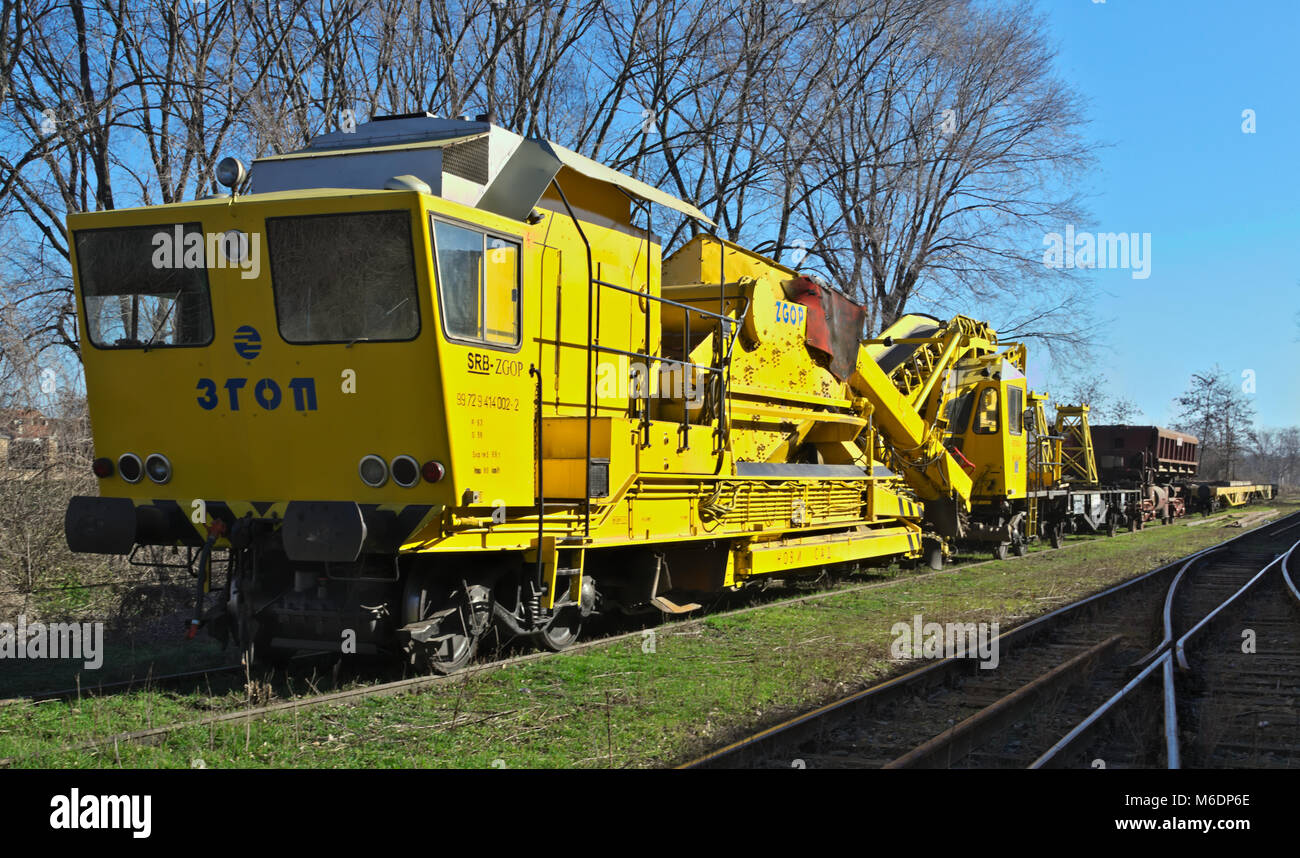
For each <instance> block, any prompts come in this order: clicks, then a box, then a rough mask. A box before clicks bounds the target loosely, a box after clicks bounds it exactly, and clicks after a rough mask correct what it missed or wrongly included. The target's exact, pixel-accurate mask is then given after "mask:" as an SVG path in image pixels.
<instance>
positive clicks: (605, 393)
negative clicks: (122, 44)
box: [66, 115, 1024, 671]
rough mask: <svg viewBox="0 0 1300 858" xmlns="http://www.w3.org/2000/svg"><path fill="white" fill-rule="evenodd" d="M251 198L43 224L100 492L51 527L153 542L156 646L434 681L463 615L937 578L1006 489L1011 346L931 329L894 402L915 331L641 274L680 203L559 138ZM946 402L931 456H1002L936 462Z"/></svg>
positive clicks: (721, 276)
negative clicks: (423, 671) (202, 641)
mask: <svg viewBox="0 0 1300 858" xmlns="http://www.w3.org/2000/svg"><path fill="white" fill-rule="evenodd" d="M221 172H222V173H223V174H224V175H223V176H222V181H223V184H226V185H227V186H229V187H231V188H232V189H235V190H238V189H240V188H241V186H242V184H243V183H244V171H243V168H242V166H241V165H239V164H238V163H237V162H234V161H233V159H228V160H227V161H226V162H223V165H222V170H221ZM250 181H251V188H250V192H249V193H246V194H242V195H240V194H234V195H220V196H217V197H214V198H209V199H205V200H200V201H196V202H190V203H178V204H173V205H165V206H152V207H146V208H139V209H129V210H118V211H113V212H100V213H87V214H77V215H72V216H70V217H69V219H68V223H69V228H70V230H71V233H72V237H73V263H74V275H75V280H76V289H77V296H78V311H79V314H80V319H79V321H80V325H81V327H80V330H81V337H82V345H83V355H84V362H85V372H86V383H87V390H88V396H89V405H90V413H91V418H92V424H93V427H94V437H95V449H96V452H97V455H98V456H99V458H97V459H96V461H95V464H94V469H95V473H96V475H97V476H98V477H99V479H100V497H77V498H74V499H73V501H72V502H71V504H70V506H69V509H68V514H67V521H66V532H67V538H68V543H69V545H70V547H71V548H72V549H73V550H74V551H84V552H97V553H117V554H125V553H128V552H131V553H132V554H133V555H134V554H135V553H136V552H138V551H139V549H140V548H141V547H142V546H176V547H177V548H178V550H179V549H183V550H184V558H185V562H184V563H180V564H179V565H182V566H184V567H186V568H189V569H190V571H191V572H192V573H193V574H194V575H195V578H196V584H195V590H196V593H195V603H196V604H195V612H194V619H193V621H192V624H191V634H192V633H193V632H194V631H195V630H197V629H198V628H199V627H200V626H207V627H208V629H209V630H210V631H211V632H212V633H213V634H214V635H216V636H218V637H219V638H221V639H223V640H226V639H228V638H233V639H234V640H235V641H236V642H237V643H238V644H239V645H240V646H242V647H243V648H244V649H245V650H246V651H248V652H249V654H250V657H261V658H264V659H266V658H269V659H278V658H281V657H283V656H284V655H286V654H288V653H290V652H293V651H297V650H305V649H316V650H336V651H337V650H339V649H341V648H342V649H344V650H345V651H348V650H347V647H346V645H347V644H348V643H349V641H351V642H353V644H354V649H353V650H351V651H357V652H367V651H387V652H403V653H405V654H406V655H408V656H409V657H410V658H411V659H412V660H415V661H421V662H427V663H428V664H430V665H431V666H432V667H433V668H434V669H437V670H441V671H450V670H455V669H457V668H459V667H461V666H462V665H464V664H465V663H466V662H467V661H468V660H469V659H470V658H471V657H472V656H473V653H474V651H475V648H476V646H477V643H478V641H479V640H480V639H481V637H482V636H483V635H484V633H485V632H486V631H487V630H488V629H489V627H491V626H492V625H493V624H495V625H496V626H497V627H498V628H500V629H503V630H504V631H506V632H507V633H508V634H514V635H526V636H529V637H531V638H532V639H533V640H535V641H536V643H537V644H538V645H540V646H543V647H548V648H553V649H561V648H563V647H565V646H568V645H569V644H570V643H572V642H573V641H574V640H575V639H576V637H577V636H578V634H579V632H580V629H581V627H582V624H583V621H584V619H585V618H587V617H588V616H590V614H591V613H592V612H593V611H614V610H621V611H626V612H635V611H653V610H659V611H664V612H670V613H672V612H680V611H686V610H691V609H693V608H695V607H697V605H695V604H693V601H692V600H694V599H698V598H701V597H702V596H703V595H704V594H710V593H717V592H719V591H723V590H726V589H733V588H737V587H740V586H742V585H744V584H745V583H747V582H752V581H756V580H761V579H764V578H765V577H768V576H773V575H781V576H785V575H789V574H791V573H796V572H815V571H817V570H819V569H821V568H822V567H824V566H826V565H828V564H835V563H841V562H849V561H853V562H880V563H885V562H890V561H893V560H897V559H900V558H917V557H920V556H921V555H922V552H923V551H928V552H929V554H930V559H931V561H932V562H933V560H934V557H935V556H936V555H937V556H938V559H939V562H941V561H942V551H943V550H944V549H943V548H942V547H941V541H940V540H941V538H944V537H949V536H958V535H959V533H960V532H962V531H968V530H970V529H971V528H972V527H975V528H978V527H980V526H985V525H983V524H981V523H980V522H976V523H975V524H971V523H970V521H969V518H970V509H969V508H968V507H969V498H970V497H976V498H985V497H991V498H1002V497H1006V496H1012V495H1015V494H1016V493H1019V492H1023V491H1024V489H1023V486H1024V466H1023V459H1024V456H1023V443H1024V442H1023V436H1016V435H1014V434H1011V435H1006V434H1000V433H1001V427H1004V426H1006V427H1010V426H1015V425H1019V424H1018V423H1017V422H1016V421H1018V420H1019V419H1020V418H1019V409H1020V406H1021V405H1022V404H1023V402H1024V398H1023V397H1024V391H1023V387H1024V382H1023V375H1022V374H1021V373H1022V370H1023V349H1020V350H1019V352H1015V353H1013V354H1012V355H1011V356H1010V357H1007V356H999V355H998V354H996V353H995V350H994V349H993V347H992V346H991V345H990V344H991V343H992V342H994V340H993V339H992V333H991V332H990V331H988V330H987V329H986V328H985V327H984V326H981V325H979V324H978V323H974V322H971V321H970V320H965V319H959V320H956V321H955V322H954V323H953V325H952V326H941V327H943V330H944V331H947V332H948V334H950V335H955V339H956V340H958V341H960V342H959V343H958V344H957V345H953V344H952V343H950V342H949V343H947V344H946V345H944V346H943V347H942V348H941V349H940V353H939V354H937V355H936V357H939V358H942V359H943V360H947V361H949V362H951V361H952V360H953V359H954V357H955V356H956V355H957V354H958V353H961V354H965V355H967V359H966V362H965V363H958V364H956V366H957V374H956V375H955V376H954V375H953V374H952V373H942V374H935V373H933V372H930V374H929V375H927V376H926V379H923V380H921V381H920V382H919V386H918V384H917V379H916V377H915V376H916V373H914V372H913V373H912V374H910V375H909V374H908V373H909V372H910V370H907V369H906V367H905V366H904V364H907V365H908V366H911V365H912V364H913V363H916V360H921V361H922V362H924V360H923V359H922V358H920V357H918V356H917V352H918V351H919V350H926V351H927V354H928V353H929V351H933V349H931V348H929V347H928V346H926V347H924V348H922V347H905V348H903V349H901V350H900V349H896V348H895V347H894V346H891V345H889V344H888V343H887V342H885V341H882V342H875V341H873V343H874V344H868V345H867V346H865V347H860V346H859V341H858V338H859V335H860V328H861V320H862V315H861V311H860V309H859V308H857V307H856V306H855V305H853V304H852V303H851V302H849V301H847V300H846V299H844V298H842V297H841V296H839V295H838V294H837V293H834V292H832V291H829V290H825V289H822V288H820V287H819V286H818V284H816V283H815V282H813V281H811V280H809V279H807V278H802V277H800V276H799V275H798V273H797V272H795V271H793V270H790V269H788V268H784V267H782V266H780V265H778V264H776V263H774V262H771V261H770V260H767V259H765V258H763V257H761V256H758V255H757V254H754V253H751V252H749V251H747V250H745V249H743V248H741V247H737V246H735V245H733V244H730V243H728V242H725V241H722V240H719V239H716V238H713V237H709V236H702V237H697V238H695V239H693V240H692V241H690V242H688V243H687V244H686V245H685V246H683V247H682V248H681V249H679V250H678V251H677V252H676V253H675V254H674V255H673V256H672V257H671V258H669V259H667V260H661V258H660V246H659V243H658V240H657V238H656V236H654V235H653V234H651V233H650V232H648V229H647V228H648V226H649V206H650V204H657V205H663V206H667V207H669V208H672V209H675V210H677V211H679V212H683V213H685V214H687V215H689V216H691V217H694V218H696V219H697V220H700V221H706V219H705V218H704V216H703V215H702V214H701V213H700V212H699V211H698V210H696V209H695V208H693V207H691V206H690V205H688V204H686V203H684V202H682V201H680V200H677V199H675V198H672V197H670V196H668V195H666V194H664V193H661V192H659V191H657V190H655V189H654V188H651V187H649V186H647V185H645V184H643V183H641V182H638V181H635V180H633V179H631V178H629V177H626V176H624V175H621V174H619V173H616V172H614V171H612V170H610V169H608V168H606V167H603V166H601V165H600V164H597V163H595V162H593V161H591V160H589V159H587V158H585V157H582V156H580V155H578V154H576V153H574V152H571V151H568V150H566V149H564V148H562V147H559V146H556V145H554V144H551V143H549V142H546V141H541V140H528V139H524V138H522V137H520V136H518V135H515V134H513V133H511V132H509V131H506V130H504V129H502V128H499V127H496V126H494V125H492V124H491V123H489V122H469V121H456V120H444V119H438V118H435V117H430V116H423V115H421V116H402V117H392V118H387V119H378V120H375V121H372V122H370V123H367V124H365V125H363V126H360V127H358V128H357V129H356V131H355V132H354V133H349V134H343V133H336V134H326V135H322V136H320V137H317V138H316V139H314V140H313V141H312V143H311V144H310V145H309V146H308V147H307V148H306V149H304V150H302V151H299V152H294V153H291V154H287V155H280V156H275V157H268V158H263V159H260V160H258V161H256V162H255V163H254V165H253V170H252V175H251V180H250ZM706 222H707V221H706ZM972 338H975V339H978V340H979V342H980V343H982V344H983V346H982V347H981V348H980V349H977V350H976V351H978V352H979V354H978V355H975V354H974V353H973V352H972V350H971V346H970V340H971V339H972ZM930 339H934V337H930ZM949 339H950V340H951V339H953V336H949ZM899 342H902V341H901V340H900V341H899ZM945 342H946V341H945ZM945 350H946V351H945ZM903 352H906V354H903ZM1016 355H1019V362H1018V363H1017V362H1016V359H1015V356H1016ZM877 358H879V359H880V360H881V361H883V363H878V362H877ZM905 358H915V360H911V361H910V362H909V360H905ZM896 359H897V360H896ZM931 363H932V364H933V361H932V362H931ZM882 366H884V367H886V369H882ZM1013 367H1014V371H1013ZM931 376H932V378H931ZM941 376H942V377H941ZM927 380H929V381H930V384H929V385H928V386H927V385H926V381H927ZM962 390H970V391H973V392H974V394H975V395H974V396H971V397H969V398H965V399H963V398H961V397H960V396H959V397H958V401H959V402H960V403H964V404H961V405H959V407H960V408H965V409H967V411H966V412H964V413H965V415H966V417H970V415H972V414H973V415H974V417H973V419H974V423H973V425H972V428H970V429H969V430H968V431H966V432H965V433H959V434H957V435H954V436H953V437H954V438H956V439H958V443H956V444H954V446H956V447H959V448H961V449H964V450H965V451H966V455H967V456H968V457H969V458H970V459H971V460H973V461H974V462H976V463H979V462H980V461H981V459H982V457H984V456H985V455H986V454H989V453H988V451H986V450H985V447H986V446H989V445H992V446H994V447H997V446H998V445H1001V446H1000V447H998V449H997V450H995V451H993V453H992V454H989V455H992V456H993V458H998V457H1004V456H1005V454H1006V452H1005V451H1006V450H1007V449H1009V448H1010V449H1013V450H1014V451H1015V452H1013V453H1012V456H1013V458H1014V465H1013V466H1011V467H1007V466H1004V465H1002V464H1000V460H999V463H998V464H988V463H984V464H980V465H979V467H977V468H976V470H975V471H974V473H973V474H968V473H967V472H966V471H965V470H963V467H962V466H961V465H960V464H959V463H958V462H957V460H955V459H954V458H953V457H952V456H951V455H950V454H949V453H948V452H947V450H946V449H945V448H944V446H943V443H944V442H943V438H942V432H941V429H942V425H943V421H942V420H939V421H936V420H935V414H936V413H938V412H936V408H942V407H943V406H946V405H947V404H948V401H949V399H950V398H952V397H953V396H954V395H956V394H959V393H960V392H961V391H962ZM986 391H987V392H986ZM990 393H991V395H992V399H991V400H990V398H989V396H990ZM1017 395H1018V396H1019V397H1020V398H1019V399H1016V398H1015V397H1016V396H1017ZM908 397H910V399H908ZM913 401H915V402H917V403H924V407H923V408H921V409H920V410H918V409H917V408H914V407H912V405H911V404H910V403H911V402H913ZM1008 409H1010V410H1008ZM914 442H915V443H914ZM1008 445H1010V446H1009V448H1008ZM873 453H874V457H873ZM990 461H991V460H990ZM967 464H969V462H967ZM918 501H927V502H932V503H930V504H929V505H928V506H927V507H925V508H924V509H923V506H922V504H921V503H920V502H918ZM927 511H928V512H930V519H931V521H929V523H927V519H926V512H927ZM1004 524H1005V523H1004ZM1004 529H1005V528H1004ZM1004 535H1005V534H1004ZM923 539H924V540H925V542H924V543H923ZM148 553H154V552H148ZM214 590H219V591H220V594H221V595H220V598H219V599H212V598H205V593H208V592H211V591H214Z"/></svg>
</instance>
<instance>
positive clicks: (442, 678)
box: [0, 542, 1087, 768]
mask: <svg viewBox="0 0 1300 858" xmlns="http://www.w3.org/2000/svg"><path fill="white" fill-rule="evenodd" d="M1086 544H1087V543H1082V542H1081V543H1077V544H1076V545H1074V546H1067V548H1071V547H1078V546H1079V545H1086ZM994 562H997V561H993V560H980V561H976V562H974V563H963V564H960V565H958V566H956V567H954V569H947V570H944V571H941V572H925V573H922V574H920V575H914V576H910V577H908V578H906V579H901V580H905V581H907V582H914V581H921V580H925V579H926V578H932V577H935V576H937V575H945V574H950V573H951V572H953V571H955V570H957V569H971V568H974V567H977V566H984V565H986V564H989V563H994ZM899 582H900V579H893V580H889V581H873V582H870V583H867V584H856V585H851V586H848V587H838V588H834V589H827V590H822V591H819V592H813V593H807V594H804V595H800V596H792V597H790V598H788V599H778V600H775V601H772V602H765V603H763V604H759V605H745V606H743V607H740V608H735V609H732V610H724V611H717V612H714V613H706V614H704V615H703V616H699V617H692V618H690V619H680V620H668V621H666V622H665V623H664V625H663V626H660V627H658V629H659V630H660V631H663V632H664V633H665V634H673V633H675V632H677V631H678V630H683V631H684V630H686V629H689V628H691V627H693V626H697V625H699V624H700V623H704V622H707V621H708V620H712V619H717V618H722V617H736V616H742V615H744V614H748V613H751V612H754V611H764V610H768V609H770V608H780V607H789V606H792V605H800V604H806V603H808V602H819V601H822V600H823V599H830V598H833V597H835V596H844V595H851V594H853V593H859V592H864V591H869V590H876V589H880V588H882V587H891V586H894V585H896V584H898V583H899ZM645 631H646V630H645V629H636V630H633V631H628V632H622V633H618V634H613V635H606V636H604V637H599V638H593V639H591V640H587V641H582V642H580V643H576V644H574V645H573V646H571V647H569V648H567V649H565V650H562V651H560V652H551V651H537V652H529V653H524V654H522V655H519V656H515V657H513V658H508V659H498V660H496V661H491V662H486V663H484V664H479V665H474V666H472V667H468V668H465V669H464V670H461V671H458V672H456V673H452V674H449V675H426V676H414V677H408V678H406V679H399V680H394V681H391V682H386V683H378V684H374V685H363V686H358V687H357V688H351V689H347V690H344V691H339V692H329V693H326V694H317V695H311V696H309V697H303V698H296V699H294V700H286V701H283V702H281V703H273V704H269V705H267V706H261V707H257V708H253V709H240V710H235V711H232V712H223V713H218V714H216V715H210V716H208V717H206V718H200V719H196V720H193V721H182V722H177V723H174V724H169V725H163V726H160V727H154V728H151V729H148V730H137V731H134V732H127V733H119V734H116V735H113V736H108V737H105V738H103V739H94V740H90V741H87V742H83V743H80V744H76V745H68V746H64V747H63V748H62V749H61V750H86V749H90V748H96V747H100V746H103V745H108V744H112V743H113V742H118V743H130V742H142V741H149V740H152V739H157V738H161V737H163V736H166V735H167V734H169V733H173V732H176V731H178V730H183V729H187V728H190V727H206V726H209V725H212V724H218V723H225V722H230V721H241V720H246V721H255V720H261V719H263V718H266V717H268V716H270V715H274V714H276V713H278V712H283V711H294V710H300V709H310V708H312V707H315V706H320V705H328V704H332V703H339V704H348V703H351V702H353V701H356V700H361V699H364V698H365V697H367V696H369V695H371V694H373V695H374V696H376V697H383V696H396V695H399V694H405V693H409V692H416V691H423V690H425V689H427V688H433V687H437V686H441V685H449V684H453V683H456V682H458V681H460V680H462V679H466V678H469V677H470V676H473V675H475V674H478V673H489V672H491V671H493V670H497V669H500V668H506V667H512V666H514V665H518V664H525V663H528V662H531V661H538V660H541V659H545V658H558V657H560V656H564V655H568V654H570V653H577V652H582V651H584V650H588V649H594V648H596V647H601V646H606V645H609V644H614V643H618V642H620V641H625V640H630V639H633V638H636V637H638V636H641V635H643V634H644V633H645ZM306 657H308V658H310V657H313V656H306ZM235 667H237V668H240V669H242V667H241V666H239V665H235ZM85 691H87V689H83V693H84V692H85ZM12 702H15V703H17V702H34V701H32V700H31V699H30V698H21V699H19V700H15V701H12ZM14 762H15V758H13V757H9V758H0V768H5V767H8V766H11V765H12V764H13V763H14Z"/></svg>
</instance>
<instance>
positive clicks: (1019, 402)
mask: <svg viewBox="0 0 1300 858" xmlns="http://www.w3.org/2000/svg"><path fill="white" fill-rule="evenodd" d="M1024 419H1025V393H1024V391H1023V390H1021V389H1020V388H1018V387H1008V388H1007V425H1008V426H1010V427H1011V434H1012V435H1019V434H1020V432H1021V430H1022V427H1023V425H1024V422H1023V421H1024Z"/></svg>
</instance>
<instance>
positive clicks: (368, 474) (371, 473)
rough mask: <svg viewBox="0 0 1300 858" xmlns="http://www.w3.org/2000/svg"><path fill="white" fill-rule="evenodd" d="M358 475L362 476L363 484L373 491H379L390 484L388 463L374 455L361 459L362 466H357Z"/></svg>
mask: <svg viewBox="0 0 1300 858" xmlns="http://www.w3.org/2000/svg"><path fill="white" fill-rule="evenodd" d="M357 473H359V474H361V482H363V483H365V484H366V485H368V486H370V487H371V488H372V489H377V488H379V487H380V486H382V485H383V484H384V483H386V482H388V465H387V463H385V462H384V460H383V459H381V458H379V457H378V456H375V455H373V454H372V455H369V456H362V457H361V464H360V465H358V466H357Z"/></svg>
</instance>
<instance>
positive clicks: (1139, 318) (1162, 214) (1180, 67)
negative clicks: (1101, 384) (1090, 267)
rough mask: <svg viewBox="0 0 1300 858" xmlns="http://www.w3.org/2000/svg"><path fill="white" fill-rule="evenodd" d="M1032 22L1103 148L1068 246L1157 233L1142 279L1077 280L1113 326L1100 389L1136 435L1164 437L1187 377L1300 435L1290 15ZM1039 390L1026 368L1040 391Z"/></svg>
mask: <svg viewBox="0 0 1300 858" xmlns="http://www.w3.org/2000/svg"><path fill="white" fill-rule="evenodd" d="M1039 7H1040V8H1041V9H1042V11H1043V12H1044V13H1045V14H1046V15H1047V17H1048V21H1049V24H1050V26H1051V29H1052V35H1053V37H1054V38H1055V39H1056V41H1057V44H1058V47H1059V59H1058V65H1059V71H1060V75H1061V77H1062V78H1063V79H1064V80H1066V81H1067V82H1069V83H1070V84H1072V85H1075V86H1077V87H1078V88H1079V89H1080V90H1081V91H1082V92H1083V94H1084V95H1085V96H1086V97H1087V98H1088V100H1089V102H1090V105H1089V114H1090V116H1091V118H1092V125H1091V128H1090V131H1091V135H1092V136H1093V137H1094V138H1095V139H1098V140H1101V141H1104V142H1107V143H1109V144H1111V146H1110V148H1106V149H1103V150H1102V151H1101V152H1100V153H1099V162H1098V169H1097V173H1096V175H1095V176H1094V178H1093V181H1092V182H1091V183H1090V186H1089V187H1088V191H1089V192H1090V193H1091V194H1092V195H1093V196H1092V198H1091V199H1090V203H1089V208H1090V209H1091V211H1092V213H1093V215H1094V221H1093V223H1092V224H1088V225H1082V224H1081V225H1078V228H1079V229H1091V230H1093V231H1096V232H1112V231H1113V232H1138V233H1151V256H1152V259H1151V274H1150V277H1149V278H1147V279H1145V280H1136V279H1133V278H1132V276H1131V272H1129V271H1123V270H1105V271H1100V270H1099V271H1093V272H1090V273H1088V275H1087V276H1088V278H1089V280H1090V282H1091V283H1092V284H1093V285H1094V287H1095V292H1094V294H1095V304H1094V308H1095V310H1096V312H1097V315H1098V316H1099V317H1101V318H1103V319H1107V320H1110V323H1109V324H1108V325H1107V326H1106V327H1105V334H1104V337H1105V340H1106V342H1105V343H1104V345H1103V348H1101V349H1099V350H1098V353H1099V364H1098V371H1099V372H1101V373H1102V374H1103V375H1105V376H1106V377H1107V378H1108V379H1109V380H1110V383H1111V388H1112V389H1113V390H1114V391H1115V392H1116V393H1117V394H1118V395H1121V396H1127V397H1129V398H1130V399H1132V400H1134V401H1135V402H1136V403H1137V404H1138V406H1139V407H1140V408H1141V409H1142V410H1143V412H1144V413H1143V415H1142V417H1141V418H1139V421H1140V422H1144V423H1145V422H1154V423H1164V424H1168V423H1170V422H1172V419H1173V417H1174V415H1175V413H1176V412H1175V409H1174V407H1173V405H1172V404H1171V402H1170V400H1171V399H1172V397H1174V396H1175V395H1177V394H1178V393H1180V392H1182V391H1183V390H1184V389H1185V388H1186V386H1187V380H1188V378H1189V376H1190V375H1191V373H1192V372H1195V371H1198V370H1203V369H1209V368H1210V367H1211V366H1213V365H1214V364H1215V363H1216V362H1217V363H1218V364H1219V365H1220V366H1222V367H1223V369H1224V370H1225V371H1226V372H1227V373H1228V374H1229V375H1230V376H1231V377H1232V378H1234V379H1237V380H1238V383H1241V382H1242V378H1243V377H1242V373H1243V371H1245V370H1254V376H1255V387H1256V392H1255V394H1254V395H1253V400H1254V405H1255V408H1256V411H1257V417H1256V424H1257V425H1259V426H1285V425H1295V424H1300V326H1298V325H1297V313H1300V261H1298V260H1297V253H1296V251H1297V249H1300V2H1295V0H1239V2H1234V3H1223V2H1209V0H1107V2H1105V3H1094V2H1092V0H1040V3H1039ZM1247 109H1250V110H1254V111H1255V123H1256V130H1255V133H1253V134H1246V133H1243V132H1242V123H1243V118H1242V111H1244V110H1247ZM1049 373H1050V368H1049V367H1048V366H1047V364H1046V362H1045V361H1042V360H1041V359H1040V360H1037V361H1031V364H1030V378H1031V382H1032V383H1033V384H1034V386H1035V387H1038V388H1042V387H1049V388H1050V387H1051V386H1052V384H1051V383H1052V382H1053V381H1057V379H1054V378H1053V377H1052V376H1051V375H1050V374H1049ZM1057 386H1059V382H1058V385H1057Z"/></svg>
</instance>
